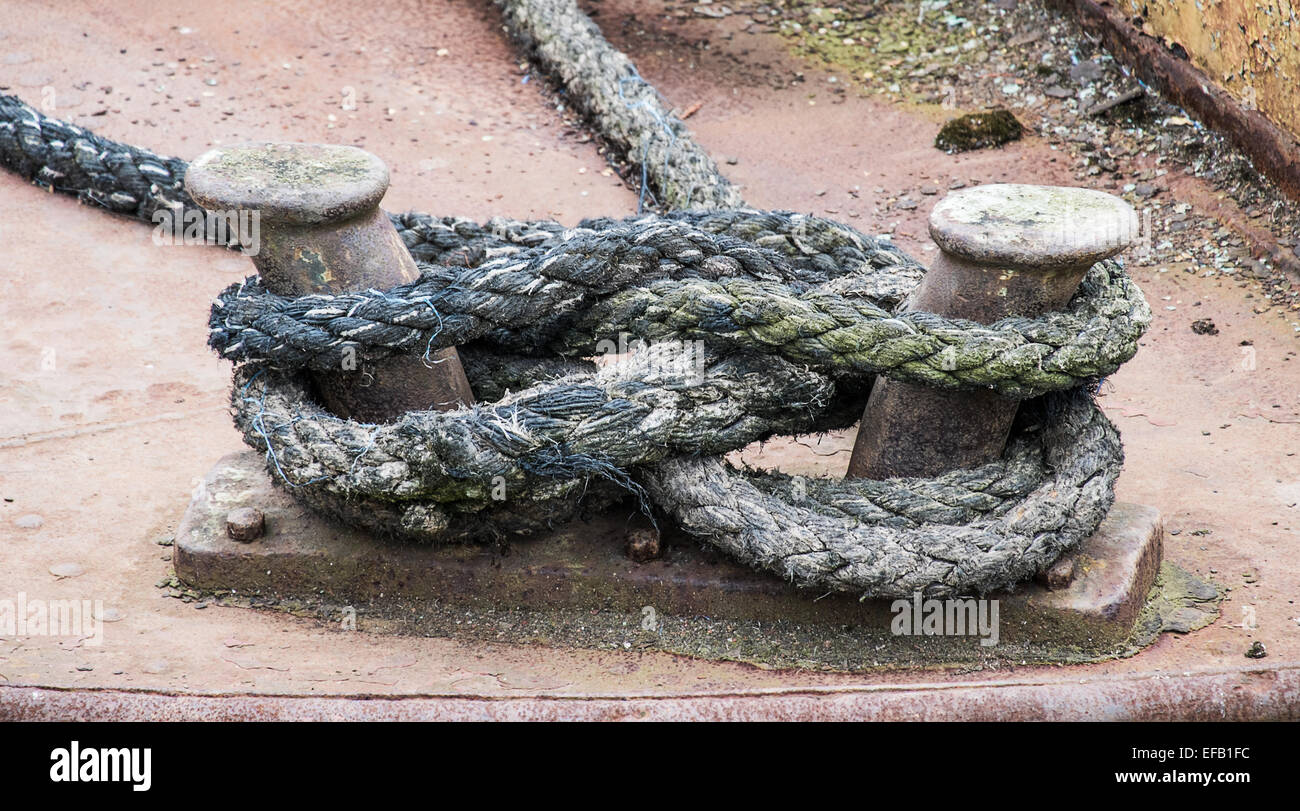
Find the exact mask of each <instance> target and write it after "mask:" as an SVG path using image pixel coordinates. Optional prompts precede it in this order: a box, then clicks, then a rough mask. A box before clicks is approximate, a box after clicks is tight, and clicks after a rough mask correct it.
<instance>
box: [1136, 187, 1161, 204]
mask: <svg viewBox="0 0 1300 811" xmlns="http://www.w3.org/2000/svg"><path fill="white" fill-rule="evenodd" d="M1133 193H1134V194H1136V195H1137V196H1138V197H1141V198H1142V199H1143V200H1146V199H1148V198H1151V197H1155V196H1156V195H1157V194H1159V193H1160V188H1159V187H1158V186H1156V185H1155V184H1152V183H1139V184H1137V186H1136V187H1134V189H1133Z"/></svg>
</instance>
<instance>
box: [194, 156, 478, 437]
mask: <svg viewBox="0 0 1300 811" xmlns="http://www.w3.org/2000/svg"><path fill="white" fill-rule="evenodd" d="M185 188H186V189H187V190H188V191H189V193H190V195H191V196H192V197H193V198H194V200H195V201H196V202H197V203H198V204H199V205H200V206H203V207H204V208H205V209H208V210H209V211H213V212H225V213H229V212H244V211H249V212H255V213H256V215H257V217H258V223H259V231H260V234H259V239H258V242H259V244H258V245H257V250H256V251H253V252H251V256H252V259H253V264H254V265H255V266H256V267H257V271H258V273H259V274H260V275H261V277H262V281H263V283H264V284H265V285H266V289H267V290H269V291H271V292H272V293H275V294H277V295H281V296H303V295H308V294H311V293H350V292H355V291H358V290H365V289H368V288H372V287H373V288H376V289H379V290H384V289H387V288H390V287H393V286H395V285H398V284H402V283H404V282H410V281H414V280H415V279H416V278H418V276H419V271H418V270H417V269H416V267H415V262H414V260H412V259H411V255H410V254H409V253H408V252H407V250H406V247H405V246H404V245H403V244H402V240H401V238H400V237H399V236H398V235H397V230H396V229H395V228H393V224H392V222H390V221H389V219H388V215H387V214H385V213H384V212H383V211H382V210H381V209H380V208H379V201H380V199H382V198H383V196H384V192H386V191H387V190H388V167H387V166H385V165H384V162H383V161H381V160H380V159H379V158H378V157H376V156H375V155H372V154H370V153H369V152H366V151H365V150H362V149H357V148H356V147H351V146H338V145H333V144H291V143H281V144H267V143H254V144H243V145H240V146H232V147H224V148H220V149H213V150H210V151H208V152H205V153H204V154H203V155H200V156H199V158H198V159H197V160H195V161H194V162H193V163H191V164H190V167H189V170H188V171H187V172H186V176H185ZM431 360H432V361H433V363H432V364H431V366H432V368H430V367H429V366H426V365H425V362H424V360H423V359H421V358H419V357H414V356H410V355H401V356H395V357H392V358H386V359H384V360H383V361H379V362H375V363H368V364H362V363H361V362H360V361H359V360H358V361H357V363H356V364H355V367H354V368H341V369H339V370H338V371H336V372H334V371H331V372H319V373H316V374H315V380H316V384H317V389H318V391H319V394H320V396H321V399H322V400H323V401H324V405H325V406H326V407H327V408H329V409H330V410H331V411H333V412H334V413H335V414H337V415H339V416H341V417H350V418H353V419H357V420H361V421H363V422H388V421H391V420H394V419H396V418H397V417H400V416H401V415H402V414H403V413H405V412H407V411H413V410H422V409H429V408H434V409H438V410H440V411H446V410H451V409H454V408H458V407H459V406H461V405H471V404H473V402H474V395H473V392H472V391H471V390H470V386H469V381H468V380H466V379H465V371H464V369H463V368H462V367H461V363H460V355H459V354H458V353H457V352H456V349H455V348H454V347H449V348H447V349H443V350H441V351H439V352H437V353H436V354H432V355H431Z"/></svg>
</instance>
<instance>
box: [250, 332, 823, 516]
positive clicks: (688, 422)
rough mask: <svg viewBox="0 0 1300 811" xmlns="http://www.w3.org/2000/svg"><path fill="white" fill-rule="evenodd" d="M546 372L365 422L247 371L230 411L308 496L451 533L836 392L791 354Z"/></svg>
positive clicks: (736, 438) (656, 358) (748, 435)
mask: <svg viewBox="0 0 1300 811" xmlns="http://www.w3.org/2000/svg"><path fill="white" fill-rule="evenodd" d="M468 371H470V372H471V373H473V372H476V371H477V369H476V368H475V367H474V365H473V364H471V366H470V368H469V370H468ZM544 373H545V371H544V370H542V369H539V368H537V367H534V368H532V369H528V370H525V374H524V375H520V376H519V377H518V378H517V379H518V381H519V382H525V383H528V384H529V385H528V387H527V388H525V389H523V390H522V391H519V392H518V393H513V394H511V393H507V394H505V395H504V396H503V397H502V398H501V399H499V400H498V401H496V402H494V403H491V404H480V405H476V406H474V407H473V408H468V409H460V410H457V411H452V412H436V411H421V412H410V413H408V414H406V415H404V416H403V417H402V418H401V419H399V420H398V421H396V422H394V423H390V424H385V425H367V424H361V423H357V422H355V421H352V420H343V419H339V418H337V417H333V416H332V415H329V414H327V413H326V412H324V411H323V410H321V409H320V408H319V407H318V406H316V405H314V404H313V403H312V401H311V398H310V397H309V396H308V394H307V392H306V387H305V385H304V383H303V382H302V381H301V379H300V378H298V377H297V376H292V375H284V374H282V373H278V372H276V371H274V370H270V369H267V368H261V369H255V368H253V367H252V366H251V365H245V366H243V367H241V368H240V370H239V371H238V372H237V374H236V379H235V387H234V392H235V393H234V396H233V397H232V405H233V407H234V414H235V424H236V426H237V427H238V428H239V429H240V430H241V431H242V432H243V433H244V435H245V437H246V439H247V440H248V441H249V444H250V445H253V446H254V447H257V448H258V449H260V450H262V451H264V452H266V453H267V455H268V459H269V460H270V463H271V467H272V468H273V470H274V472H275V474H276V475H277V476H278V477H280V479H281V480H282V481H283V482H285V483H287V484H289V485H290V486H291V487H292V488H294V490H295V492H296V493H297V494H315V495H316V496H317V502H321V501H325V500H328V499H329V498H330V497H334V498H335V499H336V500H339V501H347V500H352V499H357V498H360V499H365V500H367V502H368V503H376V502H383V503H387V504H389V505H392V506H394V508H398V507H400V508H401V512H402V515H401V517H400V519H399V521H398V524H397V526H395V527H392V530H393V531H395V532H397V533H398V534H402V535H405V536H407V537H410V538H414V539H418V540H424V541H429V540H439V541H442V540H447V539H449V538H456V539H459V538H462V537H465V536H466V535H467V534H468V533H469V532H471V531H472V530H471V529H470V528H468V527H466V526H458V525H453V522H452V521H450V520H449V519H447V516H452V515H458V514H460V515H463V514H472V513H478V512H481V511H483V510H485V509H489V508H493V507H496V506H499V502H500V501H501V500H502V499H496V498H493V490H494V489H496V490H497V491H498V492H500V493H502V494H503V495H504V494H508V497H509V498H508V500H509V509H511V510H516V511H529V510H530V505H531V504H533V503H534V502H544V503H546V504H548V505H550V504H554V503H555V502H556V501H557V500H563V499H566V498H569V497H571V496H576V495H580V494H581V492H582V491H583V490H584V489H585V488H586V487H587V481H586V480H587V479H589V478H597V479H599V478H603V479H606V480H608V481H610V482H613V483H616V484H621V485H623V486H625V487H627V488H628V489H630V490H632V491H633V492H636V491H637V487H636V486H635V485H633V484H632V483H631V479H630V478H629V477H628V474H627V471H628V470H629V469H631V468H633V467H635V466H638V465H645V464H650V463H653V462H657V461H660V460H662V459H665V458H668V457H670V456H676V455H683V454H685V455H695V454H718V453H725V452H727V451H730V450H733V449H735V448H738V447H743V446H745V445H747V444H749V443H750V442H753V441H756V440H760V439H765V438H767V437H769V436H772V435H773V434H779V433H790V432H802V431H804V430H807V429H808V428H810V427H813V426H815V425H816V424H817V418H818V417H819V416H821V415H822V414H823V412H824V411H825V410H826V408H827V405H828V404H829V402H830V400H831V398H832V397H833V396H834V393H835V390H834V387H833V386H832V385H831V384H830V383H829V381H827V380H826V379H825V378H824V377H822V376H821V375H818V374H816V373H814V372H810V371H808V370H806V369H801V368H799V367H796V366H792V365H789V364H785V363H783V362H780V361H777V362H776V366H775V367H774V366H773V365H772V363H771V362H770V360H768V359H762V358H758V357H755V356H732V357H728V358H725V359H721V360H716V361H710V362H706V359H705V358H704V357H703V356H702V355H700V354H699V353H698V352H695V351H693V348H692V347H682V346H672V345H668V344H659V345H656V346H654V347H650V348H649V349H648V350H647V351H645V352H642V353H638V354H636V355H634V356H632V357H631V358H629V359H627V360H624V361H621V362H619V363H616V364H614V365H612V366H609V367H607V368H604V369H602V370H600V371H597V372H594V373H592V372H587V373H576V374H571V375H568V376H566V377H562V378H558V379H555V380H553V381H547V380H544V379H540V378H541V375H542V374H544ZM475 383H477V381H475Z"/></svg>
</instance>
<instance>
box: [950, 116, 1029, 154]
mask: <svg viewBox="0 0 1300 811" xmlns="http://www.w3.org/2000/svg"><path fill="white" fill-rule="evenodd" d="M1024 134H1025V128H1024V127H1023V126H1021V124H1020V122H1019V121H1018V120H1016V117H1015V116H1014V115H1012V114H1011V111H1010V110H1006V109H997V110H990V111H988V112H986V113H971V114H970V115H963V116H958V117H957V118H954V119H952V120H951V121H949V122H948V123H946V124H944V125H943V128H942V129H940V130H939V134H938V135H937V136H935V139H934V145H935V147H936V148H938V149H942V150H943V151H944V152H947V153H949V154H953V153H955V152H969V151H971V150H972V149H988V148H990V147H995V146H1002V145H1003V144H1008V143H1010V142H1012V141H1018V140H1020V138H1021V137H1023V136H1024Z"/></svg>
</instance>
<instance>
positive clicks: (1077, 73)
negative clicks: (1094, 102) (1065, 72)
mask: <svg viewBox="0 0 1300 811" xmlns="http://www.w3.org/2000/svg"><path fill="white" fill-rule="evenodd" d="M1104 73H1105V71H1104V70H1102V67H1101V65H1099V64H1097V63H1096V62H1094V61H1092V60H1091V59H1089V60H1087V61H1084V62H1080V63H1079V64H1077V65H1071V66H1070V78H1071V79H1073V80H1074V81H1075V83H1076V84H1092V83H1093V82H1095V81H1097V80H1098V79H1100V78H1101V77H1102V75H1103V74H1104Z"/></svg>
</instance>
